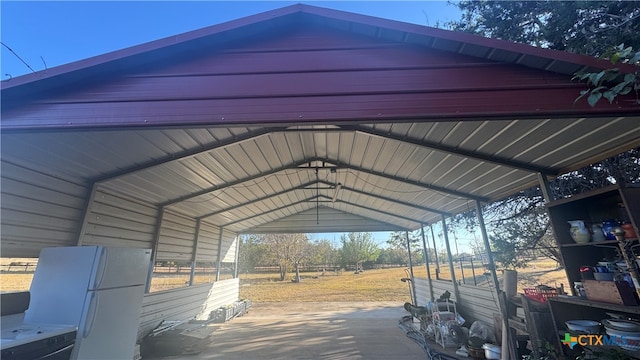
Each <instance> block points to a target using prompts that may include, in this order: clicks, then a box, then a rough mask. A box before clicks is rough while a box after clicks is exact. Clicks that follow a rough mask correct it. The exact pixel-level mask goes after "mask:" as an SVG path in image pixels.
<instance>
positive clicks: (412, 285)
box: [404, 231, 418, 306]
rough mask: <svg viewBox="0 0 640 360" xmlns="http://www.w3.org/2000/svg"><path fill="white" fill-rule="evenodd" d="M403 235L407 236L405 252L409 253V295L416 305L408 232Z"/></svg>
mask: <svg viewBox="0 0 640 360" xmlns="http://www.w3.org/2000/svg"><path fill="white" fill-rule="evenodd" d="M404 236H406V238H407V252H408V253H409V273H410V274H411V280H410V281H411V296H413V301H414V304H413V305H416V306H418V297H417V296H416V283H415V277H414V276H413V261H412V260H411V241H409V232H408V231H405V232H404Z"/></svg>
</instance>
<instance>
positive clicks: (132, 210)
mask: <svg viewBox="0 0 640 360" xmlns="http://www.w3.org/2000/svg"><path fill="white" fill-rule="evenodd" d="M157 215H158V210H157V207H155V206H151V205H149V204H145V203H142V202H140V201H136V200H134V199H131V198H125V197H123V196H122V195H118V194H113V193H111V192H109V191H108V190H105V189H101V188H100V187H98V189H96V192H95V195H94V197H93V202H92V203H91V204H90V205H89V214H88V215H87V217H86V224H85V227H84V235H83V236H82V244H83V245H105V246H124V247H135V248H144V249H152V248H153V241H154V229H155V223H156V220H155V218H156V216H157Z"/></svg>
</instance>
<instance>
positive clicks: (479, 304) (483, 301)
mask: <svg viewBox="0 0 640 360" xmlns="http://www.w3.org/2000/svg"><path fill="white" fill-rule="evenodd" d="M414 283H415V286H416V296H417V298H418V305H422V306H424V305H426V304H427V303H428V302H429V280H428V279H426V278H415V279H414ZM432 284H433V295H434V297H435V298H436V299H438V298H439V297H440V295H442V294H443V293H444V292H445V291H447V290H448V291H449V292H450V293H451V299H453V300H455V301H456V307H457V309H458V311H459V312H460V313H461V314H462V315H463V316H464V317H465V320H467V321H468V323H467V325H468V326H469V325H471V323H472V322H473V321H476V320H482V321H484V322H486V323H488V324H489V325H490V326H493V315H494V314H495V313H500V310H499V309H498V300H497V299H496V298H495V289H493V288H490V287H480V286H469V285H459V286H458V290H459V291H460V299H458V300H456V299H455V295H454V294H453V284H452V283H451V281H444V280H432Z"/></svg>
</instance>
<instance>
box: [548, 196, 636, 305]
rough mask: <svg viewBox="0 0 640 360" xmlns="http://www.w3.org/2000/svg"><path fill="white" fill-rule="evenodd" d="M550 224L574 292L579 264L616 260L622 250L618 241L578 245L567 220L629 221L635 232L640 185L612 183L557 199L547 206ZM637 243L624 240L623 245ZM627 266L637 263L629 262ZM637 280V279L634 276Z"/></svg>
mask: <svg viewBox="0 0 640 360" xmlns="http://www.w3.org/2000/svg"><path fill="white" fill-rule="evenodd" d="M547 210H548V212H549V217H550V219H551V225H552V226H553V230H554V233H555V237H556V241H557V244H558V247H559V249H560V258H561V261H562V263H563V265H564V268H565V271H566V273H567V278H568V280H569V284H568V285H569V286H568V287H569V288H571V291H572V293H573V294H574V295H576V294H575V289H574V288H573V283H574V282H576V281H581V280H582V279H581V276H580V267H581V266H593V265H595V264H596V263H597V262H598V261H601V260H602V259H610V260H614V259H616V256H617V255H618V254H619V253H620V251H621V244H620V243H619V242H618V241H617V240H606V241H598V242H588V243H584V244H578V243H576V242H574V241H573V239H571V235H570V233H569V228H570V226H569V221H571V220H583V221H584V222H585V223H587V224H594V223H601V222H602V221H603V220H607V219H618V220H621V221H630V222H631V224H632V225H633V226H634V228H635V230H636V234H638V224H640V187H637V186H634V187H620V186H618V185H612V186H609V187H606V188H602V189H598V190H595V191H591V192H587V193H583V194H579V195H576V196H573V197H571V198H566V199H560V200H556V201H553V202H550V203H549V204H548V205H547ZM634 243H637V239H627V240H625V244H623V245H626V246H627V247H628V245H630V244H634ZM629 265H630V266H636V264H635V262H633V261H632V262H631V264H629ZM635 280H636V281H638V283H640V278H638V277H636V279H635Z"/></svg>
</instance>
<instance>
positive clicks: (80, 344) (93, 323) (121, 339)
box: [71, 285, 144, 360]
mask: <svg viewBox="0 0 640 360" xmlns="http://www.w3.org/2000/svg"><path fill="white" fill-rule="evenodd" d="M143 296H144V286H143V285H138V286H129V287H123V288H114V289H109V290H99V291H90V292H88V293H87V294H86V308H87V314H86V317H85V318H84V319H83V321H82V322H81V323H80V326H79V327H78V336H77V338H76V346H75V347H74V350H73V354H72V355H71V359H105V360H113V359H133V356H134V352H135V345H136V338H137V334H138V327H139V325H140V311H141V308H142V298H143Z"/></svg>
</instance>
